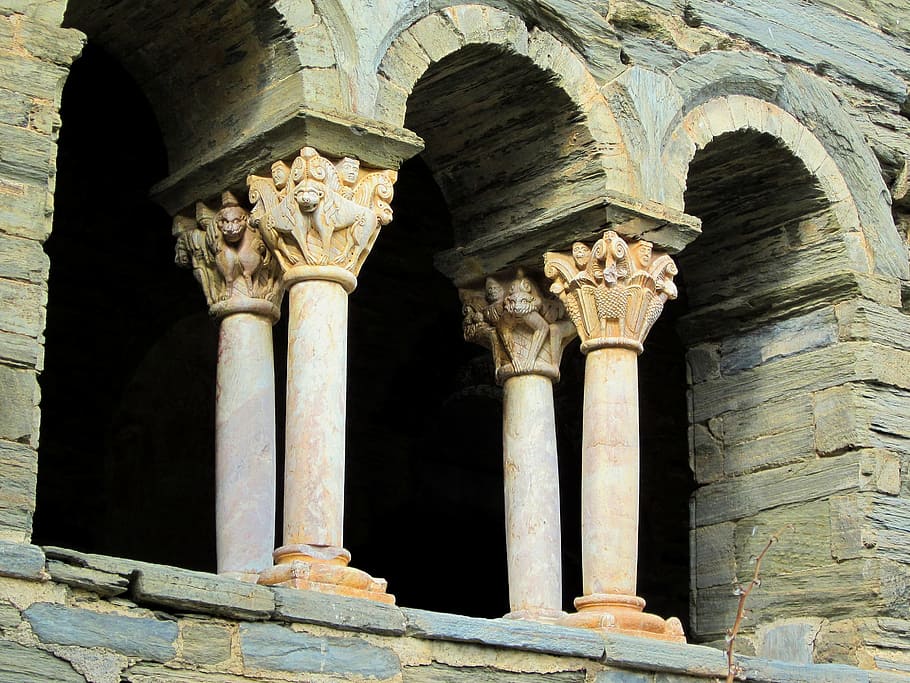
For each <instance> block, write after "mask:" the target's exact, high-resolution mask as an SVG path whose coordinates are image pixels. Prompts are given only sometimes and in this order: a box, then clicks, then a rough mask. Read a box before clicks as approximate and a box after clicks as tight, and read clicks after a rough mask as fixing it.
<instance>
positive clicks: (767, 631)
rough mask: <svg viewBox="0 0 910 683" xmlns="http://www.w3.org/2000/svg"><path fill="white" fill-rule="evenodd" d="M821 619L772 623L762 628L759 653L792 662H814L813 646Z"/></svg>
mask: <svg viewBox="0 0 910 683" xmlns="http://www.w3.org/2000/svg"><path fill="white" fill-rule="evenodd" d="M820 625H821V620H819V619H813V620H800V621H792V622H789V623H784V624H772V625H771V626H769V627H767V628H764V629H762V630H761V635H762V638H761V647H760V648H759V655H760V656H761V657H762V658H764V659H774V660H777V661H781V662H789V663H791V664H812V663H813V662H812V646H813V643H814V642H815V636H817V635H818V630H819V626H820Z"/></svg>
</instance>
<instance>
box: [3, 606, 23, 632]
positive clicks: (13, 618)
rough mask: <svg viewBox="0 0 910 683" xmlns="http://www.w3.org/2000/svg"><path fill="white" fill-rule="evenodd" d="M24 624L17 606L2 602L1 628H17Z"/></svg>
mask: <svg viewBox="0 0 910 683" xmlns="http://www.w3.org/2000/svg"><path fill="white" fill-rule="evenodd" d="M21 623H22V615H21V614H20V613H19V609H18V608H17V607H16V606H15V605H10V604H7V603H5V602H0V628H16V626H18V625H19V624H21Z"/></svg>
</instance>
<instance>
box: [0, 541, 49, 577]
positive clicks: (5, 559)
mask: <svg viewBox="0 0 910 683" xmlns="http://www.w3.org/2000/svg"><path fill="white" fill-rule="evenodd" d="M0 576H13V577H16V578H19V579H29V580H31V581H42V580H44V579H46V578H47V575H46V574H45V573H44V553H43V552H41V548H39V547H38V546H35V545H27V544H25V543H8V542H6V541H0Z"/></svg>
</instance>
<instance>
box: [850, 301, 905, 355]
mask: <svg viewBox="0 0 910 683" xmlns="http://www.w3.org/2000/svg"><path fill="white" fill-rule="evenodd" d="M835 313H836V315H837V322H838V332H839V334H840V338H841V339H842V340H844V341H853V340H861V339H867V340H869V341H874V342H876V343H878V344H885V345H887V346H894V347H897V348H900V349H910V315H908V314H907V313H905V312H902V311H901V310H899V309H897V308H891V307H889V306H882V305H880V304H877V303H875V302H873V301H863V300H861V299H860V300H856V301H845V302H844V303H841V304H838V305H837V306H836V307H835Z"/></svg>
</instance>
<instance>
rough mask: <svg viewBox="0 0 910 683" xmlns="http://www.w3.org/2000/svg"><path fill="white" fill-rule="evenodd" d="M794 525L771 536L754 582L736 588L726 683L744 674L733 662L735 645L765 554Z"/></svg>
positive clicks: (760, 560) (728, 647)
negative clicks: (736, 602) (736, 598)
mask: <svg viewBox="0 0 910 683" xmlns="http://www.w3.org/2000/svg"><path fill="white" fill-rule="evenodd" d="M792 528H793V525H792V524H788V525H787V526H785V527H784V528H782V529H780V530H779V531H776V532H774V533H773V534H771V538H769V539H768V542H767V543H766V544H765V547H764V548H763V549H762V551H761V552H760V553H759V554H758V557H756V558H755V571H754V572H752V580H751V581H750V582H749V583H748V584H747V585H746V586H745V587H744V586H743V585H742V584H738V585H737V586H736V591H735V592H736V595H739V606H738V607H737V608H736V619H735V620H734V622H733V626H732V627H731V628H730V629H728V630H727V681H726V683H733V681H734V679H735V677H736V675H737V674H740V673H742V670H741V669H740V668H739V667H737V666H736V664H735V663H734V661H733V644H734V642H735V641H736V634H737V633H739V627H740V626H741V625H742V622H743V619H744V618H745V615H746V598H748V597H749V593H751V592H752V591H753V590H754V589H756V588H758V587H759V586H760V585H761V576H760V574H759V572H761V563H762V560H763V559H765V554H766V553H767V552H768V551H769V550H770V549H771V546H772V545H774V544H775V543H777V541H778V539H779V538H780V536H781V534H783V532H784V531H785V530H787V529H792Z"/></svg>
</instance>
